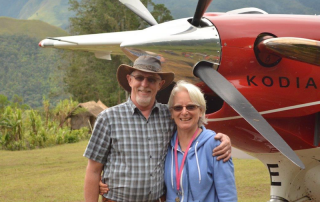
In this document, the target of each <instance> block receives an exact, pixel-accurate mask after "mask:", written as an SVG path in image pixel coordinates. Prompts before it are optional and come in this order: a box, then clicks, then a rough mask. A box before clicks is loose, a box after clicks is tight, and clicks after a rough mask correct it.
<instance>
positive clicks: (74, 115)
mask: <svg viewBox="0 0 320 202" xmlns="http://www.w3.org/2000/svg"><path fill="white" fill-rule="evenodd" d="M107 108H108V107H107V106H105V105H104V104H103V103H102V102H101V101H100V100H99V101H98V102H95V101H90V102H86V103H80V104H78V106H77V107H76V108H75V109H74V110H72V112H71V113H70V115H69V116H68V117H67V118H70V123H71V129H72V130H76V129H80V128H82V127H88V128H89V129H90V130H91V131H92V129H93V126H94V123H95V121H96V119H97V116H98V115H99V113H100V112H102V111H103V110H105V109H107Z"/></svg>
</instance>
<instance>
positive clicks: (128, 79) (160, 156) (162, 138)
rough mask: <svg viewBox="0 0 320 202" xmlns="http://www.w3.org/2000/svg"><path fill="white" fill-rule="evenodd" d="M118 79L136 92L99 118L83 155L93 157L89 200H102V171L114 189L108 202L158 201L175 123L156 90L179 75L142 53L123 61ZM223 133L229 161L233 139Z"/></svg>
mask: <svg viewBox="0 0 320 202" xmlns="http://www.w3.org/2000/svg"><path fill="white" fill-rule="evenodd" d="M117 79H118V82H119V84H120V85H121V86H122V87H123V88H124V89H125V90H127V91H128V92H130V93H131V95H130V98H129V99H128V101H127V102H125V103H122V104H120V105H117V106H114V107H111V108H108V109H107V110H105V111H103V112H101V113H100V115H99V117H98V118H97V120H96V124H95V127H94V130H93V133H92V136H91V138H90V141H89V143H88V146H87V149H86V151H85V153H84V156H85V157H87V158H88V165H87V170H86V177H85V188H84V192H85V200H86V201H87V202H91V201H94V202H97V201H98V198H99V181H100V178H101V172H102V169H103V171H104V172H103V175H102V180H103V182H104V183H106V184H107V185H108V189H109V191H108V193H107V194H104V201H107V202H113V201H117V202H119V201H126V202H131V201H132V202H137V201H138V202H143V201H159V200H160V197H161V196H163V195H164V193H165V190H164V178H163V172H164V160H165V156H166V152H167V148H168V143H169V141H170V138H171V135H172V134H173V132H174V128H175V124H174V122H173V120H172V119H171V116H170V112H169V109H168V107H167V105H164V104H160V103H157V102H156V94H157V92H158V91H159V90H162V89H164V88H166V87H168V86H169V85H170V84H171V82H172V81H173V79H174V74H173V73H164V72H161V62H160V61H159V60H158V59H157V58H155V57H151V56H140V57H139V58H138V59H137V60H136V61H135V62H134V65H133V67H131V66H128V65H120V66H119V68H118V71H117ZM221 136H222V137H223V138H224V139H225V140H223V139H222V143H221V145H220V146H221V147H222V148H223V149H222V150H221V147H220V151H219V152H218V153H217V154H221V153H222V154H224V156H221V157H220V159H221V158H223V157H226V159H225V160H227V159H229V158H230V153H231V152H230V150H231V143H230V140H229V138H228V137H227V136H225V135H222V134H220V136H218V137H220V138H221ZM216 149H218V150H219V148H216ZM160 201H161V200H160Z"/></svg>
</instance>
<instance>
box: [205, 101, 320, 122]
mask: <svg viewBox="0 0 320 202" xmlns="http://www.w3.org/2000/svg"><path fill="white" fill-rule="evenodd" d="M319 104H320V101H316V102H309V103H306V104H300V105H294V106H289V107H283V108H278V109H272V110H267V111H262V112H259V113H260V114H261V115H262V114H272V113H276V112H282V111H288V110H292V109H298V108H303V107H310V106H314V105H319ZM240 118H242V116H230V117H226V118H213V119H208V121H209V122H211V121H227V120H233V119H240Z"/></svg>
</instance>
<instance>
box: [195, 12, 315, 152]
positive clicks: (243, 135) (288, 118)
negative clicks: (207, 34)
mask: <svg viewBox="0 0 320 202" xmlns="http://www.w3.org/2000/svg"><path fill="white" fill-rule="evenodd" d="M205 17H207V18H208V19H210V20H211V22H213V24H214V25H215V26H216V28H217V30H218V32H219V35H220V39H221V44H222V57H221V65H220V67H219V69H218V71H219V72H220V73H221V74H222V75H223V76H224V77H226V78H227V79H228V80H229V81H230V82H231V83H232V84H233V85H234V86H235V87H236V88H237V89H238V90H239V91H240V92H241V93H242V94H243V95H244V96H245V97H246V98H247V99H248V100H249V102H250V103H251V104H252V105H253V106H254V107H255V108H256V109H257V110H258V111H259V112H263V111H268V110H274V109H279V108H284V107H289V106H295V105H300V104H305V103H310V102H316V101H320V93H319V92H320V72H319V68H320V67H318V66H315V65H310V64H306V63H302V62H297V61H294V60H290V59H285V58H283V59H282V60H281V62H280V63H279V64H278V65H276V66H274V67H271V68H266V67H263V66H261V65H260V64H259V63H258V61H257V59H256V57H255V54H254V51H253V48H254V42H255V40H256V38H257V37H258V35H259V34H261V33H270V34H273V35H275V36H277V37H299V38H306V39H313V40H318V41H320V29H315V27H319V28H320V17H319V16H302V15H301V16H297V15H252V14H251V15H229V14H205ZM248 78H249V82H248ZM250 79H251V80H250ZM249 84H250V85H249ZM255 84H256V85H257V86H256V85H255ZM201 86H202V87H203V91H204V92H207V93H208V92H211V90H210V89H208V87H206V86H205V85H201ZM319 111H320V105H315V106H309V107H304V108H298V109H293V110H287V111H282V112H276V113H270V114H266V115H263V117H265V118H266V120H267V121H268V122H269V123H270V124H271V125H272V126H273V127H274V129H275V130H276V131H277V132H278V133H279V134H280V135H281V136H282V138H283V139H284V140H285V141H286V142H287V143H288V144H289V146H290V147H292V148H293V149H294V150H300V149H309V148H314V146H313V138H314V127H315V113H317V112H319ZM233 116H239V115H238V114H237V113H236V112H235V111H234V110H233V109H232V108H230V107H229V106H228V105H227V104H224V105H223V107H222V108H221V110H219V111H217V112H215V113H212V114H209V115H208V118H209V119H213V118H226V117H233ZM207 127H208V128H211V129H213V130H215V131H216V132H223V133H226V134H228V135H229V136H230V137H231V139H232V144H233V145H234V146H235V147H238V148H240V149H242V150H245V151H249V152H253V153H261V152H263V153H268V152H276V151H277V150H276V149H275V148H274V147H273V146H272V145H271V144H270V143H269V142H268V141H266V140H265V139H264V138H263V137H262V136H261V135H260V134H259V133H258V132H257V131H256V130H255V129H253V128H252V127H251V126H250V125H249V124H248V123H247V122H246V121H245V120H244V119H242V118H240V119H234V120H228V121H218V122H210V123H209V124H208V126H207ZM318 146H320V145H318Z"/></svg>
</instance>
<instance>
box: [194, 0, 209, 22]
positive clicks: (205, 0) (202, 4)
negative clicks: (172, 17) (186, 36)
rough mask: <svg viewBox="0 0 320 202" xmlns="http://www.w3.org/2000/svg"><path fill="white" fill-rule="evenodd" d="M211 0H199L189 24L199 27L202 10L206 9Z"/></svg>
mask: <svg viewBox="0 0 320 202" xmlns="http://www.w3.org/2000/svg"><path fill="white" fill-rule="evenodd" d="M211 1H212V0H199V1H198V5H197V9H196V12H195V13H194V17H193V19H192V22H191V24H192V25H193V26H195V27H199V25H200V22H201V18H202V16H203V14H204V12H205V11H206V10H207V8H208V6H209V5H210V3H211Z"/></svg>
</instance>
